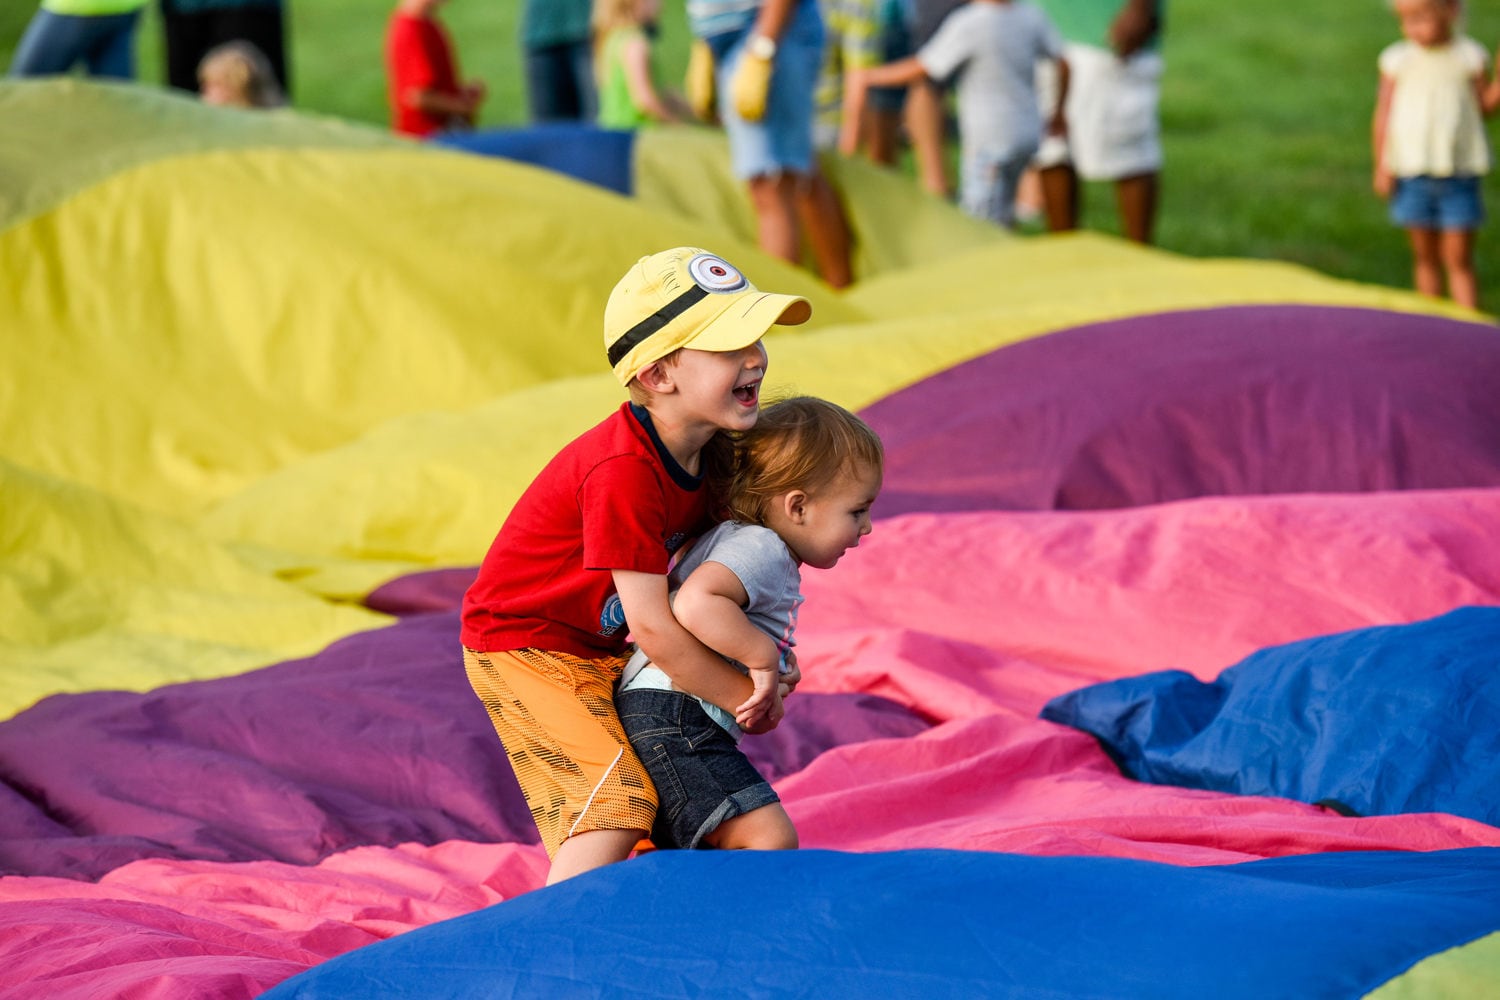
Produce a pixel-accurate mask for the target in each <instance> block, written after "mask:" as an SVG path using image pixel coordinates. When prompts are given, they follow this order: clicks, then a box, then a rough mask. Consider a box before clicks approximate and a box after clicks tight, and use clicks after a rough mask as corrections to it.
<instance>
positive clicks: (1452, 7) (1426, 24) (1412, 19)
mask: <svg viewBox="0 0 1500 1000" xmlns="http://www.w3.org/2000/svg"><path fill="white" fill-rule="evenodd" d="M1457 16H1458V8H1457V5H1456V4H1454V3H1453V2H1452V0H1397V2H1396V18H1397V19H1398V20H1399V21H1400V22H1401V34H1403V35H1405V36H1406V38H1407V39H1409V40H1410V41H1413V42H1415V43H1417V44H1418V45H1441V44H1443V43H1444V42H1446V41H1448V39H1449V38H1451V37H1452V35H1453V22H1454V19H1455V18H1456V17H1457Z"/></svg>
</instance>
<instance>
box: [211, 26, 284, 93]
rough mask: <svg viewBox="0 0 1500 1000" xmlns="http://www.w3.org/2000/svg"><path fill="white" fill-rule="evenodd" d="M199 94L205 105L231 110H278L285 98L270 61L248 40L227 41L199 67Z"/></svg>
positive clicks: (213, 50)
mask: <svg viewBox="0 0 1500 1000" xmlns="http://www.w3.org/2000/svg"><path fill="white" fill-rule="evenodd" d="M198 92H199V94H200V96H201V97H202V99H203V103H205V104H217V105H221V106H224V107H232V108H279V107H281V106H282V105H283V104H285V103H286V97H285V95H283V94H282V92H281V87H280V85H279V84H277V82H276V73H275V71H273V70H272V69H271V60H269V59H267V58H266V54H265V53H264V52H262V51H261V50H260V49H258V48H256V47H255V46H254V45H252V44H251V43H249V42H246V41H239V40H236V41H233V42H225V43H224V44H223V45H217V46H215V47H214V48H212V49H209V50H208V52H207V53H206V54H205V55H204V56H203V61H202V62H200V63H199V64H198Z"/></svg>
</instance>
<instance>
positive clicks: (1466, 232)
mask: <svg viewBox="0 0 1500 1000" xmlns="http://www.w3.org/2000/svg"><path fill="white" fill-rule="evenodd" d="M1440 242H1441V244H1442V245H1441V251H1442V255H1443V268H1444V270H1446V271H1447V272H1448V294H1449V295H1450V296H1452V298H1453V301H1454V302H1457V303H1458V304H1459V305H1461V306H1468V307H1469V308H1470V309H1478V308H1479V279H1478V278H1477V277H1475V275H1474V231H1473V230H1472V229H1447V230H1444V231H1443V234H1442V237H1441V240H1440Z"/></svg>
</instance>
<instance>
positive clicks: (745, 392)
mask: <svg viewBox="0 0 1500 1000" xmlns="http://www.w3.org/2000/svg"><path fill="white" fill-rule="evenodd" d="M734 398H735V399H738V400H739V401H740V402H741V403H744V404H745V405H746V406H754V405H755V404H756V401H757V400H758V399H759V398H760V382H758V381H756V382H751V383H749V384H747V385H740V386H735V389H734Z"/></svg>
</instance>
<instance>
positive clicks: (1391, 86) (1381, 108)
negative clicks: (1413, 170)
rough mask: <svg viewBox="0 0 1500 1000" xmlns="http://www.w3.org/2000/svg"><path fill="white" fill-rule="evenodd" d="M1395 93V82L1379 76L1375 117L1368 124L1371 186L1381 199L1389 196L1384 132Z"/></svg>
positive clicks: (1384, 76)
mask: <svg viewBox="0 0 1500 1000" xmlns="http://www.w3.org/2000/svg"><path fill="white" fill-rule="evenodd" d="M1395 92H1396V81H1395V80H1393V79H1391V78H1390V77H1388V76H1386V75H1385V74H1384V73H1382V74H1381V75H1380V92H1379V93H1378V94H1377V95H1376V97H1375V117H1374V118H1373V119H1372V120H1371V122H1370V144H1371V149H1372V153H1373V158H1374V162H1375V174H1374V180H1373V181H1372V186H1373V187H1374V188H1375V193H1376V194H1378V195H1380V197H1382V198H1388V197H1390V194H1391V185H1392V181H1391V175H1390V172H1389V171H1388V170H1386V168H1385V132H1386V125H1387V123H1388V122H1389V121H1390V117H1391V95H1392V94H1394V93H1395Z"/></svg>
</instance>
